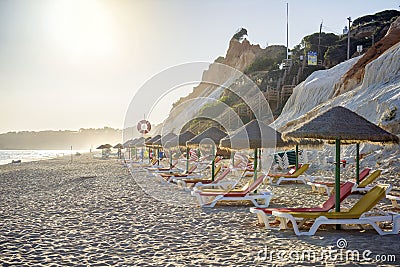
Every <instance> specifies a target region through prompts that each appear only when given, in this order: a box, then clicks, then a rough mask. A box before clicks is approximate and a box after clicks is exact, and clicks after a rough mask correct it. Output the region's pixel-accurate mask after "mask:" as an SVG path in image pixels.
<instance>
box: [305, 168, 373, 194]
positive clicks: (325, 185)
mask: <svg viewBox="0 0 400 267" xmlns="http://www.w3.org/2000/svg"><path fill="white" fill-rule="evenodd" d="M370 171H371V169H370V168H365V169H364V170H363V171H361V172H360V174H359V180H360V181H363V180H364V179H365V178H366V177H367V176H368V174H369V172H370ZM307 184H308V185H309V186H311V190H312V191H317V192H320V193H325V192H326V194H327V195H328V196H330V195H331V192H332V190H333V189H334V187H335V182H318V181H308V182H307Z"/></svg>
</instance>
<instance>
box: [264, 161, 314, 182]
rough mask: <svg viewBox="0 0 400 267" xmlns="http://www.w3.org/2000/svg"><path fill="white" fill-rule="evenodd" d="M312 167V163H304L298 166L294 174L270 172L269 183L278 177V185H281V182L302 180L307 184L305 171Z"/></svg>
mask: <svg viewBox="0 0 400 267" xmlns="http://www.w3.org/2000/svg"><path fill="white" fill-rule="evenodd" d="M309 167H310V164H303V166H301V167H300V168H298V169H297V170H296V171H295V172H294V173H292V174H282V173H280V174H268V178H269V183H270V184H273V179H277V178H279V179H278V181H277V182H276V183H275V184H276V185H279V184H280V183H281V182H284V181H286V182H297V181H299V182H302V183H304V184H306V183H307V182H306V180H305V179H304V173H305V172H306V171H307V170H308V168H309Z"/></svg>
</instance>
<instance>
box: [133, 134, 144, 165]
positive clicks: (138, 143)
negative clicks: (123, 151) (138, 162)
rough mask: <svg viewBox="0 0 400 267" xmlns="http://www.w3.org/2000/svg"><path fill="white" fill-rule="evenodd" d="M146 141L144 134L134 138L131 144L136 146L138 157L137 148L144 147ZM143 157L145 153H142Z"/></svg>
mask: <svg viewBox="0 0 400 267" xmlns="http://www.w3.org/2000/svg"><path fill="white" fill-rule="evenodd" d="M144 141H145V139H144V137H143V136H142V137H138V138H135V139H134V140H133V142H132V144H131V146H132V147H134V148H135V158H137V148H138V147H144ZM142 153H143V149H142ZM141 158H142V160H143V154H141Z"/></svg>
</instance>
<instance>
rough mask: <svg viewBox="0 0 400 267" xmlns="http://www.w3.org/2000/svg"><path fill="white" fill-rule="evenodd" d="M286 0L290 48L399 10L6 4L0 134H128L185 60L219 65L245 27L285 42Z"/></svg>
mask: <svg viewBox="0 0 400 267" xmlns="http://www.w3.org/2000/svg"><path fill="white" fill-rule="evenodd" d="M286 2H289V9H290V11H289V13H290V14H289V16H290V18H289V24H290V26H289V27H290V37H289V46H290V47H293V46H294V45H296V44H298V43H299V42H300V41H301V38H302V37H303V36H305V35H308V34H311V33H313V32H317V31H318V28H319V24H320V22H321V20H323V22H324V28H323V29H324V31H326V32H336V33H340V32H341V31H342V29H343V27H344V26H345V25H346V23H347V20H346V18H347V17H348V16H351V17H352V18H357V17H359V16H362V15H366V14H373V13H376V12H378V11H382V10H385V9H398V8H399V4H400V1H398V0H396V1H391V0H384V1H382V0H371V1H365V0H352V1H348V0H347V1H344V0H336V1H316V0H315V1H311V0H309V1H307V0H304V1H300V0H296V1H294V0H293V1H280V0H271V1H266V0H262V1H261V0H260V1H256V0H254V1H249V0H246V1H244V0H243V1H232V0H205V1H194V0H193V1H190V0H174V1H172V0H170V1H168V0H167V1H166V0H164V1H162V0H159V1H155V0H147V1H144V0H143V1H119V0H102V1H101V0H100V1H95V0H79V1H74V0H32V1H28V0H26V1H22V0H0V118H1V123H0V133H2V132H7V131H21V130H46V129H57V130H58V129H72V130H75V129H79V128H89V127H96V128H97V127H103V126H111V127H117V128H122V127H123V121H124V116H125V112H126V110H127V108H128V105H129V103H130V101H131V99H132V97H133V96H134V94H135V91H136V90H138V88H140V87H141V85H143V83H145V81H146V80H148V79H150V78H151V77H152V76H153V75H156V74H157V73H158V72H160V71H162V70H163V69H165V68H168V67H171V66H174V65H176V64H180V63H185V62H192V61H209V62H212V61H213V60H214V59H215V58H217V57H218V56H221V55H224V54H225V52H226V50H227V47H228V43H229V39H230V38H231V36H232V35H233V34H234V33H235V31H236V30H237V29H238V28H240V27H245V28H247V30H248V33H249V36H248V39H249V40H250V42H252V43H259V44H261V46H262V47H264V46H265V45H266V44H267V43H268V44H285V43H286V32H285V31H286V6H285V5H286ZM174 97H177V96H176V95H174ZM149 98H151V92H150V93H149ZM175 100H176V99H171V101H175ZM167 109H169V107H167ZM161 115H163V116H165V114H161ZM160 120H161V117H160Z"/></svg>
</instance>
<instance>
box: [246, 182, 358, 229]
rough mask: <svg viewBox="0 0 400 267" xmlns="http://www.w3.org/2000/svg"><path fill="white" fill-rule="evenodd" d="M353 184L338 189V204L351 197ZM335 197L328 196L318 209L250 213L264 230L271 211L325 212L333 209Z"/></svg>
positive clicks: (261, 210) (252, 210)
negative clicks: (256, 218) (261, 224)
mask: <svg viewBox="0 0 400 267" xmlns="http://www.w3.org/2000/svg"><path fill="white" fill-rule="evenodd" d="M354 185H355V184H354V183H353V182H346V183H344V184H343V185H342V186H341V187H340V202H342V201H343V200H344V199H345V198H347V197H348V196H349V195H351V192H352V189H353V187H354ZM335 199H336V196H335V194H333V195H332V196H330V197H329V198H328V199H327V200H326V201H325V203H323V204H322V205H321V206H319V207H312V208H250V212H251V213H255V214H257V217H258V221H259V223H264V225H265V228H267V229H269V228H270V225H269V221H268V217H269V216H268V215H271V214H272V212H273V211H281V212H327V211H330V210H331V209H333V208H334V207H335Z"/></svg>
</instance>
